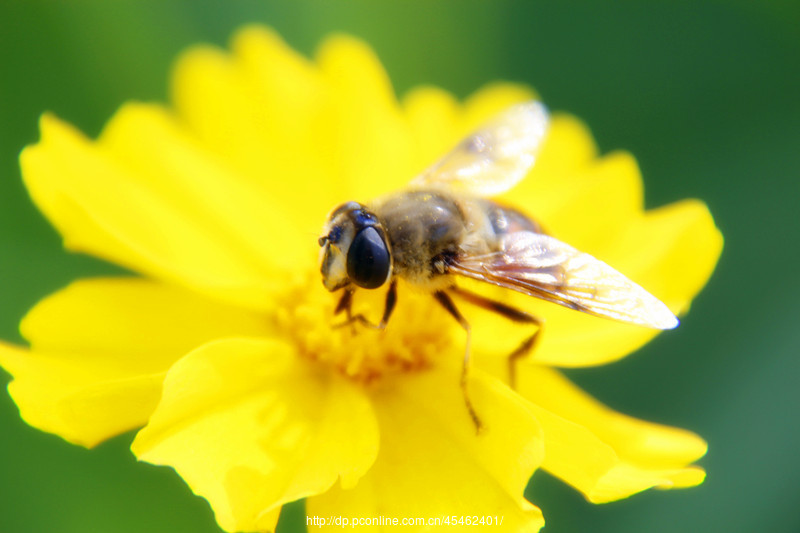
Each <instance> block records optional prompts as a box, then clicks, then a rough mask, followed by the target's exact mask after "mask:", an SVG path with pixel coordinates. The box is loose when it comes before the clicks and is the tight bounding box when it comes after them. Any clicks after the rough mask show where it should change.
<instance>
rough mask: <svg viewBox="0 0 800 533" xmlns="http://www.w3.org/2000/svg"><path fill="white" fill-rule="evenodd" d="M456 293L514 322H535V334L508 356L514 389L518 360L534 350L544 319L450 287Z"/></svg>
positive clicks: (509, 374)
mask: <svg viewBox="0 0 800 533" xmlns="http://www.w3.org/2000/svg"><path fill="white" fill-rule="evenodd" d="M450 290H451V291H452V292H453V293H454V294H456V295H458V296H459V297H460V298H462V299H463V300H465V301H467V302H469V303H471V304H473V305H476V306H478V307H482V308H483V309H486V310H487V311H492V312H493V313H497V314H498V315H500V316H503V317H505V318H507V319H509V320H511V321H512V322H519V323H522V324H534V325H535V326H536V331H535V332H534V334H533V335H531V336H530V337H528V338H527V339H525V340H524V341H522V344H520V345H519V347H518V348H517V349H516V350H514V351H513V352H511V354H509V356H508V383H509V385H511V388H512V389H516V388H517V362H518V361H519V360H520V359H521V358H523V357H525V356H526V355H528V354H529V353H531V352H533V348H534V347H535V346H536V342H537V341H538V340H539V334H540V333H541V332H542V326H543V325H544V322H543V321H542V319H540V318H537V317H535V316H533V315H531V314H529V313H526V312H525V311H521V310H520V309H517V308H515V307H511V306H509V305H506V304H504V303H501V302H497V301H495V300H491V299H489V298H486V297H485V296H481V295H480V294H475V293H474V292H470V291H466V290H464V289H459V288H458V287H452V288H451V289H450Z"/></svg>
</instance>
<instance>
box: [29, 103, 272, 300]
mask: <svg viewBox="0 0 800 533" xmlns="http://www.w3.org/2000/svg"><path fill="white" fill-rule="evenodd" d="M41 129H42V140H41V141H40V142H39V144H36V145H33V146H29V147H28V148H26V149H25V150H24V151H23V153H22V155H21V164H22V171H23V176H24V179H25V183H26V185H27V186H28V189H29V191H30V193H31V196H32V197H33V199H34V201H35V202H36V204H37V205H38V206H39V208H40V209H41V210H42V211H43V212H44V213H45V215H46V216H47V217H48V218H49V219H50V220H51V222H52V223H53V224H54V225H55V226H56V228H57V229H58V230H59V231H60V232H61V234H62V235H63V236H64V242H65V246H67V247H68V248H70V249H72V250H77V251H83V252H87V253H90V254H93V255H96V256H98V257H101V258H103V259H107V260H110V261H113V262H116V263H118V264H120V265H123V266H126V267H129V268H132V269H134V270H138V271H140V272H143V273H146V274H149V275H151V276H153V277H156V278H161V279H166V280H169V281H172V282H175V283H178V284H182V285H184V286H187V285H188V286H190V287H192V288H195V289H197V290H202V291H205V292H207V293H210V294H213V295H215V296H217V297H219V298H225V299H228V300H230V301H234V302H237V303H241V304H245V305H250V306H252V307H261V308H263V307H264V306H265V302H266V301H268V299H269V294H270V289H271V288H272V287H274V285H275V284H276V283H277V282H276V281H275V280H274V274H273V273H274V265H271V264H267V263H266V262H265V261H264V260H263V259H264V257H265V256H264V255H261V256H260V257H253V256H251V255H248V254H247V250H246V249H244V248H243V246H242V244H241V242H239V241H236V240H231V239H228V235H226V232H224V231H221V230H220V229H219V228H216V229H214V228H209V223H208V222H209V221H207V220H204V216H205V215H206V213H207V210H205V211H203V210H200V209H199V206H197V204H196V202H195V206H194V207H198V209H194V210H193V209H192V208H190V207H189V205H187V202H186V201H185V200H184V198H182V196H183V195H184V194H185V195H186V196H187V197H191V195H190V194H189V193H187V192H185V191H183V190H182V189H181V187H180V186H179V185H178V184H174V183H173V184H171V185H166V184H164V185H163V188H162V187H160V186H158V185H157V184H155V183H153V182H152V180H149V179H148V178H147V175H146V174H147V173H146V172H141V171H137V170H136V169H134V168H130V167H129V166H126V165H125V164H123V163H121V162H120V161H119V160H117V159H115V158H114V157H112V155H111V154H110V153H108V151H106V150H103V149H102V148H100V147H99V146H98V145H96V144H93V143H91V142H90V141H89V140H87V139H86V138H85V137H84V136H83V135H81V134H80V133H79V132H77V131H76V130H74V129H73V128H71V127H70V126H68V125H67V124H65V123H63V122H61V121H59V120H58V119H56V118H55V117H52V116H50V115H44V116H43V117H42V120H41ZM129 141H130V142H133V139H129ZM180 148H181V147H180V146H176V145H175V144H172V145H170V146H167V147H163V149H164V152H163V154H162V155H163V156H164V157H167V156H166V155H165V154H167V153H170V152H172V151H173V150H175V151H176V152H175V153H177V151H179V150H180ZM185 161H187V160H185ZM162 176H163V174H162ZM198 180H199V181H203V178H202V177H198ZM209 184H210V181H208V180H207V181H206V185H209ZM218 185H219V187H218V188H217V189H216V192H217V196H216V200H215V201H217V202H219V201H222V200H224V199H225V198H226V197H228V196H230V195H231V194H232V195H234V196H237V197H241V196H242V193H241V192H231V194H228V191H230V189H226V184H225V183H219V184H218ZM204 192H206V193H207V192H209V191H208V190H206V191H204ZM198 194H200V193H198ZM246 205H247V204H246ZM250 205H252V204H250ZM269 219H271V217H268V218H267V220H269ZM245 220H246V217H245ZM262 220H265V219H264V218H262ZM251 236H252V233H251ZM265 237H266V233H265ZM276 238H279V237H276ZM265 246H266V244H265ZM271 274H272V275H271Z"/></svg>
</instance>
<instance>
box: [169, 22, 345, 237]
mask: <svg viewBox="0 0 800 533" xmlns="http://www.w3.org/2000/svg"><path fill="white" fill-rule="evenodd" d="M232 48H233V54H230V55H229V54H227V53H225V52H223V51H221V50H218V49H216V48H212V47H209V46H199V47H195V48H193V49H191V50H190V51H188V52H185V53H184V54H182V55H181V57H180V59H179V60H178V63H177V65H176V67H175V70H174V73H173V80H172V99H173V101H174V102H175V106H176V108H177V110H178V113H179V114H180V115H181V117H182V118H183V119H184V120H185V121H186V122H187V123H188V124H189V126H190V127H191V128H192V129H193V131H194V132H195V133H196V134H197V135H198V136H199V138H200V140H201V142H202V143H203V145H204V146H205V147H206V149H207V150H209V151H211V152H213V153H215V154H218V155H220V156H221V157H223V158H224V159H225V161H226V162H227V163H228V164H230V165H231V166H233V167H234V168H236V169H238V170H239V172H240V174H241V175H242V176H243V177H244V178H245V179H247V180H249V181H250V182H251V183H252V184H254V185H258V186H260V187H262V188H263V189H264V191H266V192H267V193H268V194H269V195H270V197H271V198H272V199H273V201H274V202H275V204H276V205H285V206H292V207H293V208H294V209H295V210H301V212H302V215H301V216H298V220H297V223H300V224H305V223H307V224H308V227H309V228H310V229H311V231H313V232H316V231H318V230H319V227H320V226H321V225H322V223H323V222H324V220H322V218H323V217H324V216H325V214H326V213H327V212H328V211H329V210H330V209H331V208H332V207H333V205H331V203H332V202H334V201H335V200H332V198H334V197H335V194H334V193H336V192H337V191H338V190H339V188H340V184H339V183H338V181H337V180H336V179H335V174H334V170H333V169H334V163H335V153H334V152H333V149H332V148H333V146H332V145H333V143H332V141H331V139H332V138H333V137H334V131H335V124H334V120H333V111H332V109H333V102H332V100H331V95H330V88H329V86H328V84H327V82H326V81H325V79H324V77H323V76H322V74H321V73H320V72H319V69H318V68H317V67H316V65H314V64H313V63H312V62H311V61H309V60H308V59H306V58H304V57H302V56H301V55H300V54H298V53H297V52H295V51H294V50H292V49H291V48H290V47H289V46H287V45H286V43H285V42H284V41H283V40H282V39H281V38H280V37H279V36H278V35H277V34H276V33H275V32H273V31H271V30H269V29H266V28H263V27H260V26H250V27H245V28H244V29H242V30H239V31H238V32H237V33H236V35H235V36H234V38H233V42H232ZM309 191H314V194H309ZM306 213H307V214H306ZM307 218H310V220H307V221H306V219H307ZM303 230H304V231H305V230H306V228H305V227H304V228H303Z"/></svg>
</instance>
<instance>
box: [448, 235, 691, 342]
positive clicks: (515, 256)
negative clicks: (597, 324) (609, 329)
mask: <svg viewBox="0 0 800 533" xmlns="http://www.w3.org/2000/svg"><path fill="white" fill-rule="evenodd" d="M451 271H452V272H453V273H456V274H460V275H463V276H467V277H470V278H473V279H477V280H480V281H485V282H488V283H492V284H494V285H499V286H501V287H505V288H508V289H513V290H515V291H518V292H522V293H524V294H527V295H530V296H535V297H538V298H541V299H543V300H547V301H549V302H553V303H557V304H560V305H563V306H566V307H569V308H572V309H576V310H578V311H583V312H585V313H589V314H592V315H597V316H602V317H607V318H612V319H615V320H620V321H623V322H629V323H632V324H638V325H641V326H648V327H652V328H658V329H672V328H674V327H676V326H677V325H678V319H677V318H675V315H673V314H672V312H671V311H670V310H669V309H668V308H667V306H666V305H664V304H663V303H662V302H661V301H660V300H659V299H657V298H656V297H655V296H653V295H652V294H650V293H649V292H647V291H646V290H644V289H643V288H642V287H640V286H639V285H637V284H636V283H634V282H633V281H631V280H630V279H628V278H627V277H625V276H624V275H622V274H620V273H619V272H617V271H616V270H614V269H613V268H611V267H610V266H608V265H607V264H605V263H604V262H602V261H600V260H599V259H595V258H594V257H592V256H591V255H589V254H587V253H583V252H580V251H578V250H576V249H575V248H573V247H572V246H569V245H568V244H565V243H563V242H561V241H559V240H558V239H554V238H553V237H550V236H549V235H543V234H541V233H533V232H528V231H520V232H516V233H509V234H507V235H505V236H503V237H502V238H501V248H500V251H498V252H492V253H489V254H482V255H474V256H464V257H461V258H458V259H457V260H456V261H455V262H454V264H453V265H452V266H451Z"/></svg>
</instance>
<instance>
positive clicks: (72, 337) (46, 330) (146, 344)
mask: <svg viewBox="0 0 800 533" xmlns="http://www.w3.org/2000/svg"><path fill="white" fill-rule="evenodd" d="M20 330H21V331H22V335H23V337H25V338H26V339H27V340H28V341H29V342H30V343H31V347H32V348H33V349H34V350H41V351H59V352H70V353H82V354H87V355H89V354H91V355H94V354H96V355H103V356H104V357H107V358H114V359H115V360H116V361H117V363H116V364H118V365H120V366H123V365H128V366H129V367H130V369H131V371H133V372H140V373H141V372H165V371H167V370H168V369H169V367H170V366H171V365H172V364H173V363H174V362H175V361H177V360H178V359H179V358H180V357H183V356H184V355H185V354H186V353H187V352H189V351H190V350H193V349H194V348H197V347H198V346H200V345H202V344H205V343H206V342H209V341H211V340H214V339H219V338H225V337H234V336H236V337H239V336H244V335H246V336H259V335H263V336H269V335H272V334H274V331H273V328H272V325H271V324H270V323H269V321H268V320H266V319H265V317H264V315H263V314H260V313H256V312H253V311H249V310H247V309H243V308H239V307H233V306H229V305H224V304H219V303H217V302H214V301H212V300H209V299H207V298H203V297H202V296H200V295H197V294H195V293H192V292H189V291H185V290H182V289H180V288H178V287H174V286H170V285H163V284H160V283H158V282H153V281H149V280H145V279H139V278H105V279H103V278H96V279H85V280H80V281H76V282H74V283H72V284H70V285H69V286H68V287H66V288H65V289H62V290H60V291H58V292H56V293H54V294H52V295H50V296H48V297H47V298H45V299H44V300H42V301H41V302H39V303H38V304H36V306H34V308H33V309H31V310H30V312H28V314H27V315H26V316H25V318H24V319H23V320H22V323H21V324H20Z"/></svg>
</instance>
